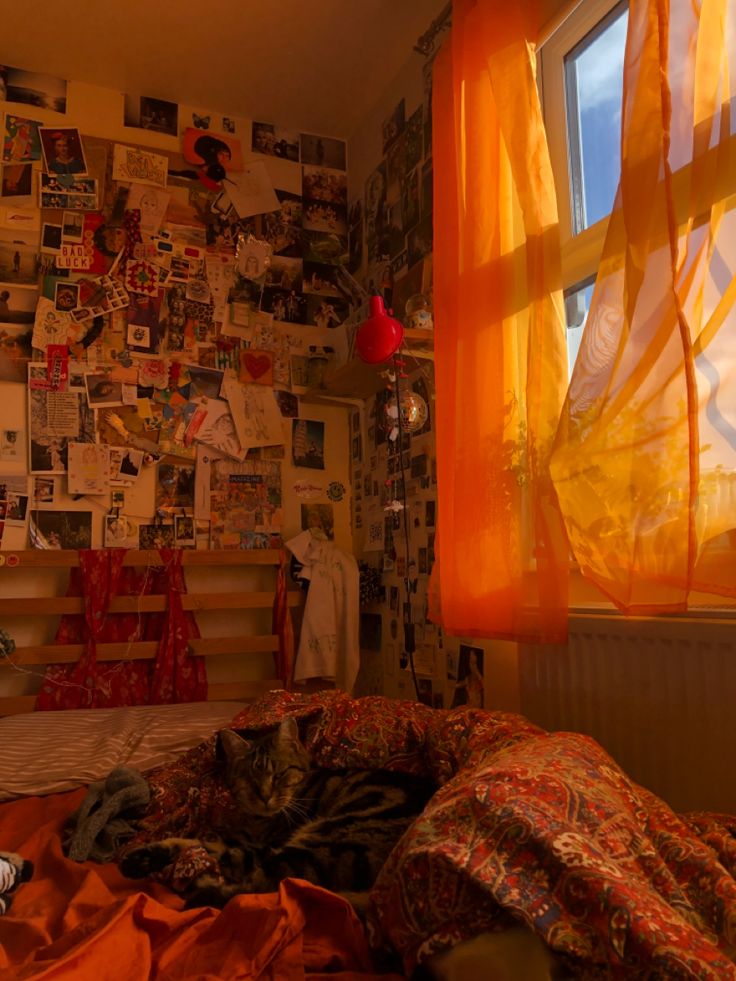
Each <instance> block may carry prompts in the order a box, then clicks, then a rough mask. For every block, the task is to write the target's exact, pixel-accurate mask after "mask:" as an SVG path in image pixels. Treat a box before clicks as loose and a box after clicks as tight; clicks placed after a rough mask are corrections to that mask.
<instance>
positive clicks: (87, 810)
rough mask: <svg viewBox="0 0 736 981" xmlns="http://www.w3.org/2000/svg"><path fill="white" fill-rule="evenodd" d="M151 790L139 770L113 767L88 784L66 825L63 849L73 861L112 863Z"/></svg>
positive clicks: (129, 834)
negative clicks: (101, 778)
mask: <svg viewBox="0 0 736 981" xmlns="http://www.w3.org/2000/svg"><path fill="white" fill-rule="evenodd" d="M150 797H151V792H150V789H149V787H148V781H147V780H146V778H145V777H144V776H143V774H142V773H140V771H138V770H135V769H133V768H132V767H128V766H116V767H115V769H114V770H112V771H111V772H110V774H109V775H108V776H107V778H106V779H105V780H98V781H97V782H95V783H91V784H90V785H89V789H88V790H87V794H86V796H85V798H84V800H83V801H82V804H81V806H80V807H79V809H78V810H76V811H75V812H74V814H72V815H71V817H70V819H69V824H68V825H67V831H66V840H65V849H64V850H65V852H66V854H67V856H68V857H69V858H71V859H72V860H73V861H75V862H86V861H87V859H92V861H94V862H101V863H102V862H112V861H113V860H114V859H115V856H116V854H117V852H118V850H119V849H120V847H121V845H122V844H123V842H124V841H125V840H126V839H127V838H130V837H131V836H132V835H134V834H135V832H136V830H137V828H136V826H135V825H134V824H133V823H132V822H133V820H134V819H135V818H138V817H142V816H143V814H145V812H146V809H147V807H148V803H149V800H150Z"/></svg>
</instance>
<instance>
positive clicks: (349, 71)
mask: <svg viewBox="0 0 736 981" xmlns="http://www.w3.org/2000/svg"><path fill="white" fill-rule="evenodd" d="M446 3H447V0H200V2H197V3H195V2H194V0H178V2H173V0H118V2H115V0H63V2H62V3H49V2H48V0H20V2H15V3H2V4H1V7H2V41H0V60H1V62H2V63H4V64H7V65H11V66H13V67H15V68H24V69H27V70H29V71H36V72H45V73H47V74H50V75H59V76H61V77H62V78H71V79H75V80H77V81H82V82H90V83H94V84H97V85H102V86H105V87H107V88H113V89H117V90H119V91H121V92H127V93H129V94H137V95H147V96H153V97H155V98H159V99H168V100H170V101H172V102H179V103H182V104H185V105H191V106H193V107H196V108H203V109H209V110H212V111H214V112H222V113H225V114H229V115H234V116H243V117H245V118H247V119H254V118H255V119H259V120H261V121H263V122H272V123H276V124H277V125H281V126H285V127H287V128H295V129H300V130H303V131H308V132H314V133H321V134H324V135H328V136H329V135H332V136H340V137H344V138H346V137H349V136H351V135H352V133H353V132H354V131H355V130H356V129H357V128H358V126H359V125H360V122H361V120H362V119H363V118H365V116H366V115H367V113H368V112H369V111H370V110H371V109H372V108H373V107H374V106H375V104H376V103H377V101H378V100H379V98H380V96H381V94H382V92H383V90H384V89H385V88H386V86H387V85H389V83H390V82H391V81H392V80H393V78H394V77H395V76H396V75H397V73H398V72H399V71H400V69H401V68H402V67H403V66H404V65H405V63H406V62H407V61H408V60H409V58H410V57H412V56H413V57H414V58H417V59H420V58H421V55H418V54H413V55H412V48H413V46H414V44H415V43H416V41H417V38H418V37H419V36H420V35H421V34H423V33H424V31H425V30H426V29H427V28H428V27H429V25H430V23H431V22H432V20H433V19H434V18H435V17H436V16H437V15H438V14H439V12H440V11H441V10H442V9H443V7H445V6H446Z"/></svg>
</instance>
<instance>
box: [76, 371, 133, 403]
mask: <svg viewBox="0 0 736 981" xmlns="http://www.w3.org/2000/svg"><path fill="white" fill-rule="evenodd" d="M84 384H85V386H86V388H87V401H88V403H89V407H90V408H91V409H101V408H103V407H105V406H108V405H122V404H123V385H122V382H119V381H113V380H112V379H111V378H110V377H109V375H105V374H103V375H95V374H89V375H85V376H84Z"/></svg>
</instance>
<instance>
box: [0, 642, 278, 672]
mask: <svg viewBox="0 0 736 981" xmlns="http://www.w3.org/2000/svg"><path fill="white" fill-rule="evenodd" d="M157 647H158V642H157V641H155V640H137V641H131V642H130V643H126V642H125V641H123V642H116V643H110V644H98V645H97V660H98V661H148V660H151V659H152V658H154V657H155V656H156V648H157ZM189 648H190V651H191V653H192V654H201V655H203V656H205V657H207V656H211V655H217V654H258V653H261V652H266V653H267V652H269V651H270V652H272V653H273V652H274V651H277V650H278V649H279V639H278V637H277V635H276V634H256V635H252V634H250V635H248V636H243V637H201V638H199V639H196V640H192V641H190V643H189ZM83 653H84V645H83V644H38V645H36V646H35V647H17V648H16V649H15V651H14V652H13V653H12V654H11V655H10V657H8V658H7V663H9V664H16V665H22V664H74V663H75V662H76V661H77V660H78V659H79V658H80V657H81V656H82V654H83ZM0 667H2V662H0Z"/></svg>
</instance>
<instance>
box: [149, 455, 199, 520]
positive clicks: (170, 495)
mask: <svg viewBox="0 0 736 981" xmlns="http://www.w3.org/2000/svg"><path fill="white" fill-rule="evenodd" d="M193 507H194V463H160V464H159V466H158V470H157V472H156V511H157V512H158V513H159V514H161V513H171V512H173V511H180V510H187V511H191V510H192V508H193Z"/></svg>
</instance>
